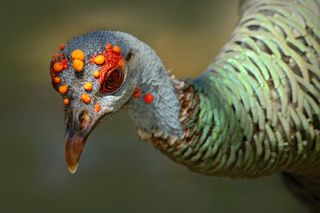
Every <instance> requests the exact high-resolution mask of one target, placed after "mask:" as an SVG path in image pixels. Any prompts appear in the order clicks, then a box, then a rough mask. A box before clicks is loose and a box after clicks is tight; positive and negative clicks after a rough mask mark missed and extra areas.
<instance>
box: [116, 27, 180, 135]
mask: <svg viewBox="0 0 320 213" xmlns="http://www.w3.org/2000/svg"><path fill="white" fill-rule="evenodd" d="M111 34H112V35H114V37H115V38H117V39H119V41H120V42H121V43H122V46H125V47H128V48H132V50H133V54H137V56H138V58H137V60H138V62H137V63H138V65H137V71H138V72H137V73H139V74H138V75H139V76H138V78H137V85H136V86H137V87H139V88H140V90H141V93H142V96H141V97H140V98H133V97H132V98H130V99H129V101H128V102H127V104H126V105H127V107H128V112H129V115H130V117H131V118H132V119H133V121H134V123H135V124H136V126H137V127H138V128H139V129H142V130H144V131H147V132H150V133H164V134H165V135H169V136H177V137H180V136H181V135H182V133H183V129H182V127H181V124H180V121H179V113H180V103H179V100H178V95H177V93H176V91H175V88H174V86H173V83H172V80H171V79H170V76H169V75H168V73H167V70H166V68H165V67H164V65H163V63H162V62H161V60H160V58H159V57H158V55H157V54H156V53H155V51H153V50H152V49H151V48H150V47H149V46H148V45H146V44H145V43H143V42H141V41H139V40H138V39H136V38H135V37H133V36H131V35H129V34H126V33H122V32H111ZM147 93H151V94H152V95H153V96H154V100H153V102H152V103H149V104H147V103H145V102H144V100H143V97H144V95H145V94H147Z"/></svg>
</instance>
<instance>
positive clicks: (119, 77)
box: [101, 69, 124, 93]
mask: <svg viewBox="0 0 320 213" xmlns="http://www.w3.org/2000/svg"><path fill="white" fill-rule="evenodd" d="M123 79H124V71H123V70H121V69H115V70H113V71H112V72H111V73H109V74H107V75H106V76H105V79H104V82H103V84H102V87H101V92H102V93H114V92H115V91H117V90H118V89H119V88H120V86H121V85H122V83H123Z"/></svg>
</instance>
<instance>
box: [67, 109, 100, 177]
mask: <svg viewBox="0 0 320 213" xmlns="http://www.w3.org/2000/svg"><path fill="white" fill-rule="evenodd" d="M76 119H79V120H76ZM95 123H96V120H95V119H90V117H89V116H88V114H87V113H82V116H81V117H80V118H74V117H72V118H70V117H69V118H68V119H67V127H66V133H65V140H64V142H65V160H66V164H67V167H68V169H69V171H70V173H71V174H74V173H75V172H76V171H77V168H78V164H79V160H80V156H81V153H82V151H83V148H84V146H85V144H86V140H87V138H88V136H89V134H90V133H91V131H92V130H93V128H94V126H95Z"/></svg>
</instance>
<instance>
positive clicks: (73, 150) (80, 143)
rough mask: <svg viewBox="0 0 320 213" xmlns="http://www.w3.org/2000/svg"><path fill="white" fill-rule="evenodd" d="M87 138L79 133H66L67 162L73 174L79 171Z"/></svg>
mask: <svg viewBox="0 0 320 213" xmlns="http://www.w3.org/2000/svg"><path fill="white" fill-rule="evenodd" d="M86 139H87V137H86V136H85V135H83V134H81V133H79V132H76V133H74V134H71V133H66V136H65V160H66V164H67V167H68V169H69V171H70V173H71V174H74V173H75V172H76V171H77V168H78V164H79V160H80V156H81V153H82V150H83V148H84V145H85V144H86Z"/></svg>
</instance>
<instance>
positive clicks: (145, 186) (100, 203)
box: [0, 0, 305, 213]
mask: <svg viewBox="0 0 320 213" xmlns="http://www.w3.org/2000/svg"><path fill="white" fill-rule="evenodd" d="M238 4H239V3H238V1H237V0H228V1H223V0H219V1H215V0H198V1H185V0H158V1H150V0H138V1H130V0H125V1H121V0H118V1H111V0H104V1H102V0H92V1H89V0H78V1H73V0H64V1H61V0H55V1H22V0H10V1H5V2H1V7H0V22H1V33H0V38H1V39H0V41H1V51H0V55H1V57H0V58H1V59H0V60H1V69H0V70H1V71H0V72H1V78H0V83H1V84H0V85H1V99H0V100H1V104H0V109H1V122H0V131H1V147H0V166H1V167H0V168H1V173H0V212H1V213H2V212H54V213H57V212H59V213H63V212H222V213H224V212H226V213H228V212H237V213H240V212H246V213H250V212H260V213H269V212H272V213H277V212H279V213H280V212H291V213H298V212H299V213H301V212H305V211H304V209H303V208H302V207H301V206H300V204H299V203H298V202H297V201H296V200H295V199H294V198H293V197H292V196H291V195H290V194H289V193H288V192H287V191H286V189H285V187H284V186H283V185H282V183H281V180H280V178H279V176H277V175H274V176H272V177H266V178H260V179H256V180H233V179H229V178H216V177H206V176H201V175H198V174H194V173H192V172H190V171H188V170H187V169H186V168H184V167H182V166H180V165H177V164H175V163H173V162H172V161H170V160H169V159H167V158H166V157H164V156H162V155H161V154H160V153H159V152H157V151H155V150H154V149H153V147H152V146H151V145H149V144H146V143H142V142H140V141H139V139H138V137H137V135H136V131H135V127H134V126H133V124H132V122H131V121H130V120H129V118H128V116H127V115H126V114H125V113H124V114H121V115H119V116H117V117H116V118H114V120H113V121H112V122H110V121H109V122H104V123H103V124H101V125H100V126H99V127H98V128H97V129H96V130H95V131H94V132H93V134H91V137H90V138H89V140H88V143H87V146H86V149H85V152H84V154H83V156H82V159H81V163H80V167H79V169H78V172H77V173H76V175H70V174H69V173H68V171H67V169H66V167H65V163H64V147H63V134H64V127H63V110H62V109H63V106H62V98H61V97H60V95H58V94H56V92H55V91H54V90H53V89H52V88H51V83H50V78H49V69H48V67H49V60H50V56H51V55H52V54H53V53H55V52H56V51H57V49H58V45H59V44H60V43H64V42H65V41H67V39H69V38H71V37H72V36H74V35H76V34H79V33H84V32H87V31H91V30H96V29H112V30H121V31H126V32H129V33H132V34H133V35H135V36H137V37H138V38H140V39H141V40H143V41H145V42H147V43H148V44H149V45H150V46H152V47H153V48H154V49H155V50H156V51H157V52H158V53H159V55H160V57H161V58H162V59H163V61H164V62H165V64H166V66H167V67H168V69H171V70H173V72H174V73H175V74H176V75H177V76H178V77H186V76H196V75H198V74H199V73H200V72H201V70H203V69H205V68H206V66H207V65H208V64H209V62H210V61H212V59H213V57H214V56H215V54H216V53H217V52H218V51H219V49H220V48H221V47H222V46H223V44H224V43H225V42H226V41H227V40H228V38H229V35H230V33H231V32H232V29H233V28H234V26H235V24H236V21H237V19H238V15H239V14H238Z"/></svg>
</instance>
